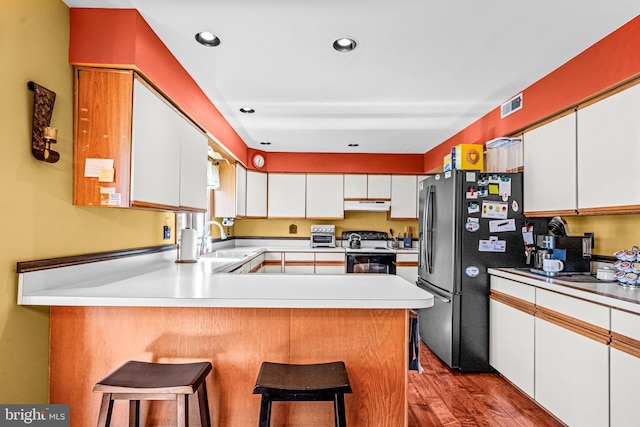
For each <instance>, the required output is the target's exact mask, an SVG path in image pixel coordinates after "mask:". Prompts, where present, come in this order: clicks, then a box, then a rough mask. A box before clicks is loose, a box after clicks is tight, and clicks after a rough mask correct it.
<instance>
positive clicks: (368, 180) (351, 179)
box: [344, 174, 391, 199]
mask: <svg viewBox="0 0 640 427" xmlns="http://www.w3.org/2000/svg"><path fill="white" fill-rule="evenodd" d="M344 198H345V199H390V198H391V175H366V174H345V175H344Z"/></svg>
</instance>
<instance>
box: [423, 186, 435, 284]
mask: <svg viewBox="0 0 640 427" xmlns="http://www.w3.org/2000/svg"><path fill="white" fill-rule="evenodd" d="M433 191H434V188H433V186H432V185H430V186H429V187H428V188H427V201H426V203H425V204H424V212H423V214H424V217H423V218H424V219H425V232H426V236H425V242H426V243H425V262H426V268H427V272H428V273H429V274H432V273H433Z"/></svg>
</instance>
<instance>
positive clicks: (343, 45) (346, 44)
mask: <svg viewBox="0 0 640 427" xmlns="http://www.w3.org/2000/svg"><path fill="white" fill-rule="evenodd" d="M356 46H358V42H357V41H356V39H354V38H353V37H340V38H339V39H336V40H335V41H334V42H333V48H334V49H335V50H337V51H338V52H351V51H352V50H353V49H355V48H356Z"/></svg>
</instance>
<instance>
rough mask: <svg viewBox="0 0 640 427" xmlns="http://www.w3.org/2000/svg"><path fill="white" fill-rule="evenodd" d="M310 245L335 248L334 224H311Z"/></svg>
mask: <svg viewBox="0 0 640 427" xmlns="http://www.w3.org/2000/svg"><path fill="white" fill-rule="evenodd" d="M311 247H312V248H335V247H336V226H335V225H312V226H311Z"/></svg>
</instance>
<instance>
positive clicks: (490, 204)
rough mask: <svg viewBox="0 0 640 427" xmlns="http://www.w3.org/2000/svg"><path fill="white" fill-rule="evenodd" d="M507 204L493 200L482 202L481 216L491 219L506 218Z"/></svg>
mask: <svg viewBox="0 0 640 427" xmlns="http://www.w3.org/2000/svg"><path fill="white" fill-rule="evenodd" d="M508 213H509V204H508V203H506V202H498V201H493V200H484V201H483V202H482V217H483V218H491V219H507V215H508Z"/></svg>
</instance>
